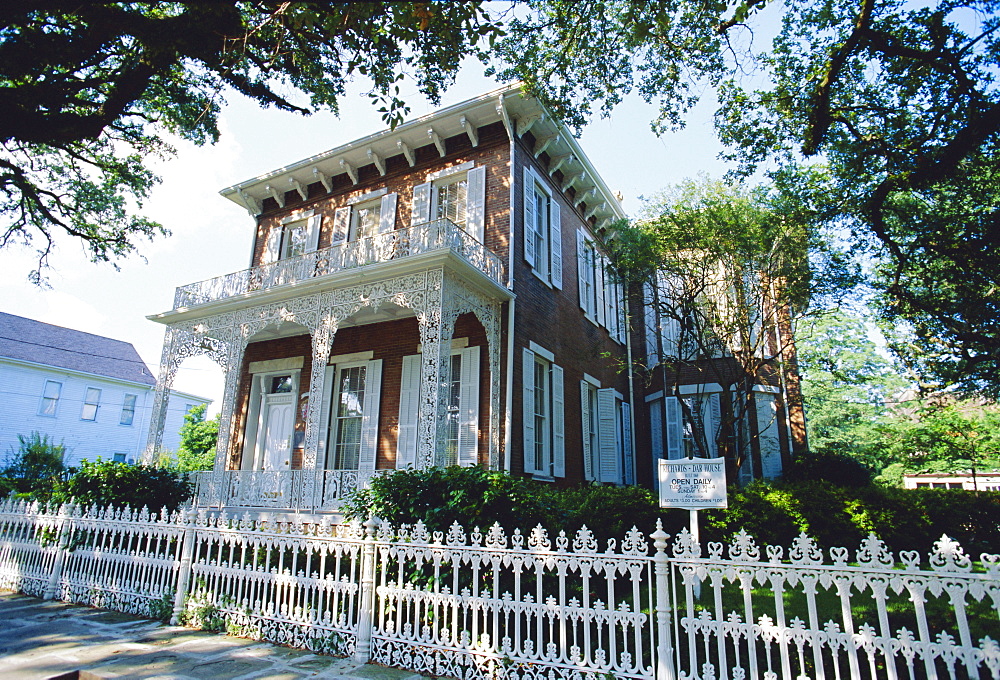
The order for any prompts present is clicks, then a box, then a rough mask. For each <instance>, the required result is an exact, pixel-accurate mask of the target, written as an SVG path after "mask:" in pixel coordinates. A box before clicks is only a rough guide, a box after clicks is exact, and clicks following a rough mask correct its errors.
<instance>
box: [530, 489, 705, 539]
mask: <svg viewBox="0 0 1000 680" xmlns="http://www.w3.org/2000/svg"><path fill="white" fill-rule="evenodd" d="M554 496H555V499H556V501H557V502H558V503H559V505H560V507H561V508H562V514H563V515H564V516H565V518H566V519H565V523H564V524H563V525H561V526H559V527H549V528H550V530H551V531H553V532H556V531H558V530H559V529H564V530H565V531H566V534H567V535H568V536H569V537H570V538H572V537H573V535H574V534H575V533H576V531H577V530H578V529H579V528H580V527H581V526H583V525H586V526H587V528H588V529H590V530H591V531H593V532H594V537H595V538H596V539H597V540H598V542H599V543H600V545H601V547H602V549H603V547H604V546H605V545H606V542H607V540H608V539H609V538H614V539H616V540H618V541H621V539H622V537H624V536H625V534H626V533H627V532H628V531H629V529H631V528H632V527H633V526H634V527H636V528H637V529H639V531H641V532H643V533H644V534H646V535H647V536H648V535H649V534H651V533H652V532H653V531H655V530H656V518H657V517H660V516H662V515H663V510H661V509H660V506H659V500H658V499H657V497H656V495H655V494H654V493H653V492H652V491H650V490H649V489H644V488H642V487H638V486H621V487H619V486H594V485H589V486H580V487H577V488H575V489H567V490H564V491H556V492H555V494H554ZM686 518H687V514H686V513H684V518H683V519H684V520H686Z"/></svg>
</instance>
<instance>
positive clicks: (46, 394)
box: [38, 380, 62, 418]
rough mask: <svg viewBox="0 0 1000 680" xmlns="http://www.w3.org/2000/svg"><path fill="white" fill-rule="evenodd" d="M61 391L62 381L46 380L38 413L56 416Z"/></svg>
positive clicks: (51, 416)
mask: <svg viewBox="0 0 1000 680" xmlns="http://www.w3.org/2000/svg"><path fill="white" fill-rule="evenodd" d="M61 393H62V383H61V382H56V381H55V380H46V381H45V389H44V390H42V403H40V404H39V405H38V415H40V416H48V417H50V418H55V417H56V408H57V407H58V406H59V395H60V394H61Z"/></svg>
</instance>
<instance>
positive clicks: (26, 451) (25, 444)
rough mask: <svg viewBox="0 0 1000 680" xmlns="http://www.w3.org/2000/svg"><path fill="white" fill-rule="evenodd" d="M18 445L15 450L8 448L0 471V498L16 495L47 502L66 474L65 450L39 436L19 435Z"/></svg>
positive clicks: (41, 435) (36, 433) (61, 445)
mask: <svg viewBox="0 0 1000 680" xmlns="http://www.w3.org/2000/svg"><path fill="white" fill-rule="evenodd" d="M17 441H18V448H17V450H16V451H15V450H14V449H13V448H11V450H10V452H9V454H8V456H7V460H6V461H5V464H4V467H3V469H0V498H3V497H4V496H6V495H7V494H9V493H15V494H18V495H19V496H21V497H24V498H30V499H32V500H43V501H44V500H48V498H49V497H50V496H51V494H52V489H53V487H54V486H55V485H56V483H58V481H59V480H60V479H61V478H62V476H63V474H64V473H65V467H64V465H63V458H64V457H65V455H66V447H65V446H64V445H63V444H61V443H60V444H56V443H55V442H54V441H52V440H50V439H49V436H48V435H45V434H41V433H39V432H32V433H31V434H30V435H23V434H19V435H17Z"/></svg>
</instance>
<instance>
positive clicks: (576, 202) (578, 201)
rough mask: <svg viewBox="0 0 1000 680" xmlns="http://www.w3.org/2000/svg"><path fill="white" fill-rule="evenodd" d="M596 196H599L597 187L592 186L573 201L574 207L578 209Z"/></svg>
mask: <svg viewBox="0 0 1000 680" xmlns="http://www.w3.org/2000/svg"><path fill="white" fill-rule="evenodd" d="M596 194H597V187H596V186H592V187H590V188H589V189H587V190H586V191H581V192H580V193H578V194H577V195H576V197H575V198H574V199H573V206H574V207H576V206H578V205H580V204H581V203H584V202H585V201H587V200H588V199H589V198H590V197H591V196H594V195H596Z"/></svg>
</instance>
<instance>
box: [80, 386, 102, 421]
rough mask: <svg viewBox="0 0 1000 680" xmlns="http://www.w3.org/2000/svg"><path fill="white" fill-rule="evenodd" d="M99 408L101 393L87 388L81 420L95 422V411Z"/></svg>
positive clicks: (93, 388) (94, 388)
mask: <svg viewBox="0 0 1000 680" xmlns="http://www.w3.org/2000/svg"><path fill="white" fill-rule="evenodd" d="M100 407H101V391H100V390H99V389H97V388H96V387H88V388H87V397H86V398H85V399H84V400H83V410H82V411H81V412H80V419H81V420H97V410H98V409H99V408H100Z"/></svg>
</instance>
